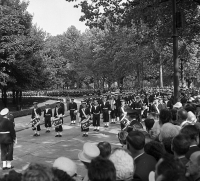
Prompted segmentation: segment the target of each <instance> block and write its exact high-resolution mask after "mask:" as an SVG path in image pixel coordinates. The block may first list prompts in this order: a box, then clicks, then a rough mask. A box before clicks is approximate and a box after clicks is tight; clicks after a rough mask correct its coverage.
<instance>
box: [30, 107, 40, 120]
mask: <svg viewBox="0 0 200 181" xmlns="http://www.w3.org/2000/svg"><path fill="white" fill-rule="evenodd" d="M35 112H36V113H37V114H38V115H40V116H41V115H42V111H41V109H40V108H36V111H34V109H33V110H32V114H31V119H34V118H35V117H36V115H35Z"/></svg>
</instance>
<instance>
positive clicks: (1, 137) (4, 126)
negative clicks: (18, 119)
mask: <svg viewBox="0 0 200 181" xmlns="http://www.w3.org/2000/svg"><path fill="white" fill-rule="evenodd" d="M8 113H9V110H8V109H7V108H5V109H2V110H1V112H0V115H1V117H0V145H1V160H2V161H3V170H6V169H12V168H13V166H11V162H12V160H13V144H14V143H15V142H16V133H15V129H14V124H13V122H11V121H10V120H9V118H8Z"/></svg>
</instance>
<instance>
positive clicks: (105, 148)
mask: <svg viewBox="0 0 200 181" xmlns="http://www.w3.org/2000/svg"><path fill="white" fill-rule="evenodd" d="M97 147H98V148H99V150H100V156H102V157H103V158H107V157H108V156H109V155H110V154H111V145H110V143H108V142H106V141H103V142H99V143H98V145H97Z"/></svg>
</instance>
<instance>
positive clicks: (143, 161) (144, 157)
mask: <svg viewBox="0 0 200 181" xmlns="http://www.w3.org/2000/svg"><path fill="white" fill-rule="evenodd" d="M126 142H127V149H128V150H129V151H130V152H131V154H132V157H133V159H134V161H135V166H136V170H135V173H134V179H133V180H136V179H138V178H139V179H141V180H142V181H148V176H149V173H150V172H151V171H152V170H154V169H155V165H156V160H155V158H154V157H152V156H150V155H148V154H146V153H145V152H144V145H145V136H144V134H143V133H142V132H140V131H131V132H130V133H129V134H128V136H127V138H126Z"/></svg>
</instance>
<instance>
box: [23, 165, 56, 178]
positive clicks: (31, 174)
mask: <svg viewBox="0 0 200 181" xmlns="http://www.w3.org/2000/svg"><path fill="white" fill-rule="evenodd" d="M22 181H58V178H57V177H56V176H55V175H54V173H53V170H52V168H50V167H48V166H47V165H44V164H39V163H31V164H30V165H29V166H28V168H27V169H26V170H25V172H24V174H23V176H22Z"/></svg>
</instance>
